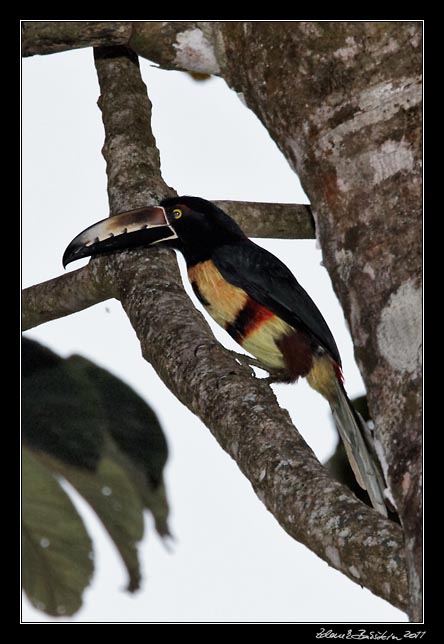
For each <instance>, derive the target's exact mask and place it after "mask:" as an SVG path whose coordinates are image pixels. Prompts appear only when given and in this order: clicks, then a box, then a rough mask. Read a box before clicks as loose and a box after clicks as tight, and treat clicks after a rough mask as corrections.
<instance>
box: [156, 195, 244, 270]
mask: <svg viewBox="0 0 444 644" xmlns="http://www.w3.org/2000/svg"><path fill="white" fill-rule="evenodd" d="M160 205H161V206H162V207H163V208H164V209H165V212H166V216H167V219H168V222H169V224H170V226H171V227H172V228H174V230H175V232H176V234H177V237H178V243H177V244H176V246H177V248H179V249H180V250H181V251H182V253H183V254H184V256H185V259H186V260H187V262H188V263H195V262H196V261H202V260H205V259H208V258H209V257H210V256H211V252H212V251H213V250H214V249H215V248H217V247H218V246H221V245H223V244H229V243H235V242H237V241H240V240H244V239H245V238H246V237H245V234H244V233H243V232H242V230H241V228H239V226H238V225H237V224H236V222H235V221H233V219H231V217H230V216H229V215H227V213H225V212H224V211H223V210H221V208H218V207H217V206H216V205H215V204H214V203H212V202H211V201H207V200H206V199H202V198H201V197H189V196H183V197H172V198H170V199H164V200H163V201H161V202H160Z"/></svg>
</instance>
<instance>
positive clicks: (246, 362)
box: [230, 350, 269, 372]
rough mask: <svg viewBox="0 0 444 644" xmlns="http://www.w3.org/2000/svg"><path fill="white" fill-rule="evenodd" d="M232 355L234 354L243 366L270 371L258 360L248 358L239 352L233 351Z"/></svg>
mask: <svg viewBox="0 0 444 644" xmlns="http://www.w3.org/2000/svg"><path fill="white" fill-rule="evenodd" d="M230 353H232V354H233V356H234V357H235V358H236V360H237V361H238V362H240V363H241V364H243V365H245V366H246V367H250V369H251V368H252V367H258V369H263V370H264V371H267V372H268V371H269V369H268V368H267V367H266V366H265V365H264V364H263V363H262V362H261V361H260V360H257V359H256V358H252V357H251V356H247V355H246V354H245V353H237V351H231V350H230Z"/></svg>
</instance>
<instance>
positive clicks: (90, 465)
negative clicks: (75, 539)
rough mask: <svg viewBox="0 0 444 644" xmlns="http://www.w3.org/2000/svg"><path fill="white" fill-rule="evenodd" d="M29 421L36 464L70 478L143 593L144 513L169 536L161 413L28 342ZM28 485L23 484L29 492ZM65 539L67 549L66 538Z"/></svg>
mask: <svg viewBox="0 0 444 644" xmlns="http://www.w3.org/2000/svg"><path fill="white" fill-rule="evenodd" d="M22 416H23V432H22V435H23V440H24V442H25V443H26V445H27V446H28V447H29V448H30V449H32V455H33V459H34V460H35V459H38V461H39V462H40V463H41V466H43V467H44V468H45V471H47V472H52V473H53V474H55V475H58V476H62V477H63V478H65V479H66V480H67V481H68V482H69V483H70V484H71V485H72V486H73V487H74V488H75V489H76V490H77V491H78V492H79V493H80V494H81V495H82V496H83V498H84V499H85V500H86V501H87V502H88V503H89V504H90V505H91V507H92V508H93V510H94V511H95V512H96V514H97V516H98V517H99V519H100V520H101V521H102V523H103V525H104V527H105V528H106V530H107V531H108V533H109V534H110V536H111V538H112V539H113V541H114V543H115V545H116V547H117V549H118V552H119V553H120V555H121V557H122V559H123V562H124V564H125V566H126V568H127V571H128V578H129V580H128V590H130V591H134V590H136V589H137V588H138V587H139V584H140V569H139V561H138V552H137V543H138V542H139V541H140V540H141V539H142V536H143V528H144V523H143V510H144V508H148V509H149V510H150V511H151V512H152V514H153V516H154V519H155V524H156V528H157V530H158V532H159V533H160V534H161V535H165V534H168V524H167V516H168V504H167V500H166V496H165V490H164V486H163V481H162V472H163V467H164V465H165V461H166V458H167V445H166V441H165V437H164V435H163V432H162V429H161V427H160V425H159V422H158V420H157V417H156V415H155V414H154V412H153V411H152V410H151V408H150V407H149V406H148V405H147V404H146V403H145V401H143V400H142V399H141V398H140V396H138V395H137V394H136V393H135V392H134V391H133V390H132V389H131V388H130V387H128V386H127V385H125V384H124V383H123V382H122V381H120V380H119V379H118V378H116V377H115V376H113V375H112V374H110V373H109V372H107V371H106V370H104V369H101V368H100V367H98V366H97V365H95V364H94V363H92V362H90V361H89V360H86V359H85V358H82V357H80V356H71V357H70V358H68V359H62V358H60V357H59V356H57V355H56V354H55V353H53V352H52V351H50V350H49V349H47V348H45V347H42V346H41V345H39V344H38V343H36V342H33V341H31V340H28V339H24V341H23V405H22ZM29 453H30V452H29ZM52 481H53V486H52V487H46V488H44V489H41V490H40V495H41V496H40V501H39V502H40V504H41V505H42V506H44V505H45V503H47V504H48V505H49V506H51V504H52V503H53V499H52V494H53V493H55V489H56V488H55V487H54V486H56V487H57V486H59V484H58V482H57V481H56V479H54V478H53V479H52ZM28 484H29V481H25V480H24V481H23V486H24V488H25V487H26V486H27V485H28ZM58 489H59V491H61V493H62V494H63V495H64V496H65V497H66V494H65V493H64V492H63V490H62V489H61V488H60V486H59V488H58ZM59 537H60V538H61V540H62V543H63V539H64V536H63V534H62V532H61V533H60V534H59ZM59 563H60V565H61V566H62V567H63V566H64V561H63V560H60V562H59ZM24 564H25V562H24ZM29 566H30V568H28V567H29ZM24 567H25V566H24ZM26 568H27V571H26V574H27V575H28V578H29V577H31V576H35V575H37V576H38V575H40V572H41V571H40V568H39V567H38V566H37V565H36V562H35V561H34V560H33V559H32V558H30V557H28V558H27V561H26ZM56 579H58V577H57V578H56ZM39 601H40V600H39ZM41 604H42V605H43V604H45V602H43V601H41ZM45 605H46V604H45ZM44 610H46V609H44Z"/></svg>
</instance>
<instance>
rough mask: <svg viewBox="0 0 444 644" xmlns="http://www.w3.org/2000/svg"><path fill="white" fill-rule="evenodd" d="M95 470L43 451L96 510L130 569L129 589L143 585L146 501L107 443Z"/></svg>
mask: <svg viewBox="0 0 444 644" xmlns="http://www.w3.org/2000/svg"><path fill="white" fill-rule="evenodd" d="M108 451H109V452H112V451H114V454H113V453H109V454H107V455H106V456H104V457H103V458H102V459H101V460H100V463H99V465H98V468H97V470H96V471H95V472H89V471H88V470H85V469H81V468H76V467H73V466H72V465H68V464H66V463H63V462H62V461H60V460H58V459H54V458H50V457H45V456H43V455H40V458H42V459H43V460H44V462H45V464H46V465H47V466H48V467H49V468H51V469H52V470H53V471H54V472H57V473H59V474H60V475H62V476H63V477H64V478H65V479H66V480H67V481H68V482H69V483H70V484H71V485H72V486H73V487H74V488H75V489H76V490H77V492H79V494H81V496H82V497H83V498H84V499H85V501H87V502H88V503H89V505H90V506H91V507H92V509H93V510H94V511H95V513H96V514H97V516H98V517H99V519H100V520H101V522H102V523H103V526H104V527H105V529H106V530H107V532H108V533H109V535H110V537H111V538H112V540H113V542H114V544H115V546H116V548H117V550H118V552H119V554H120V556H121V557H122V560H123V563H124V564H125V567H126V569H127V572H128V585H127V590H129V591H130V592H134V591H135V590H137V589H138V588H139V586H140V568H139V559H138V553H137V543H138V542H139V541H140V540H141V539H142V537H143V530H144V523H143V503H142V499H141V495H140V494H139V493H138V491H137V490H136V489H135V486H134V485H133V483H132V481H131V478H130V476H129V475H128V472H127V471H126V470H125V469H124V468H123V467H122V466H121V465H120V464H119V463H118V460H116V458H115V448H114V450H112V448H111V446H109V447H108Z"/></svg>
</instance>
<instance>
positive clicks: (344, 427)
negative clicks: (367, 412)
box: [330, 378, 387, 516]
mask: <svg viewBox="0 0 444 644" xmlns="http://www.w3.org/2000/svg"><path fill="white" fill-rule="evenodd" d="M335 388H336V396H335V397H334V398H331V399H330V406H331V410H332V413H333V417H334V419H335V423H336V427H337V429H338V432H339V435H340V436H341V439H342V442H343V443H344V447H345V451H346V452H347V457H348V460H349V462H350V465H351V468H352V470H353V473H354V475H355V477H356V480H357V482H358V483H359V485H360V486H361V487H362V488H363V489H364V490H367V493H368V495H369V497H370V501H371V503H372V505H373V507H374V508H375V510H377V511H378V512H379V513H380V514H382V515H383V516H387V507H386V504H385V501H384V489H385V487H386V486H385V483H384V477H383V474H382V471H381V468H380V466H379V463H378V460H377V456H376V453H375V450H374V447H373V441H372V437H371V435H370V430H369V429H368V427H367V425H366V423H365V421H364V420H363V418H362V417H361V416H360V414H359V413H358V412H357V411H356V410H355V409H354V408H353V406H352V404H351V402H350V400H349V399H348V396H347V394H346V392H345V390H344V387H343V385H342V382H341V381H340V380H339V379H338V378H337V379H336V382H335Z"/></svg>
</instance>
